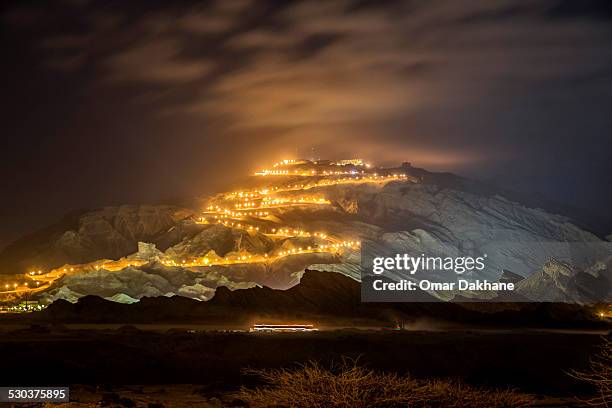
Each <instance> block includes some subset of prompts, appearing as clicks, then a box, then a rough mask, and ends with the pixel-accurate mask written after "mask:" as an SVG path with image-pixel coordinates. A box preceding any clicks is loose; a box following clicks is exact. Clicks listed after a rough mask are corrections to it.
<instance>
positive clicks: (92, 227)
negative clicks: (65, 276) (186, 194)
mask: <svg viewBox="0 0 612 408" xmlns="http://www.w3.org/2000/svg"><path fill="white" fill-rule="evenodd" d="M192 216H193V212H192V211H191V210H187V209H184V208H179V207H173V206H167V205H123V206H119V207H105V208H100V209H97V210H93V211H88V212H83V213H80V214H76V215H73V216H71V217H70V218H69V219H67V220H64V221H63V222H62V223H60V224H57V225H54V226H52V227H49V228H47V229H45V230H42V231H40V232H38V233H36V234H33V235H31V236H28V237H24V238H22V239H20V240H19V241H16V242H15V243H13V244H11V245H9V246H8V247H6V248H5V250H4V251H3V252H2V253H1V254H0V272H2V273H24V272H26V271H27V270H28V269H29V268H32V267H35V268H42V269H46V270H49V269H52V268H54V267H57V266H60V265H63V264H79V263H85V262H91V261H94V260H96V259H119V258H121V257H124V256H127V255H129V254H132V253H134V252H136V251H137V250H138V242H139V241H142V242H150V243H154V244H157V245H158V247H159V248H161V249H165V248H167V246H168V245H170V244H176V243H177V242H178V241H179V240H180V239H183V238H184V236H180V237H177V236H174V230H176V229H178V228H181V226H182V224H184V223H187V224H193V223H192V222H190V221H189V220H190V218H191V217H192Z"/></svg>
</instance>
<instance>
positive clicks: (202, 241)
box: [0, 161, 612, 303]
mask: <svg viewBox="0 0 612 408" xmlns="http://www.w3.org/2000/svg"><path fill="white" fill-rule="evenodd" d="M296 166H297V167H286V168H289V169H290V170H288V171H292V172H295V175H293V173H292V174H289V175H280V176H273V177H269V178H266V177H259V178H258V177H254V178H252V179H251V180H249V182H248V184H249V189H248V190H245V191H244V192H240V194H238V193H226V194H221V195H219V196H217V197H213V198H212V199H208V200H207V201H208V203H209V204H210V203H212V205H211V206H210V208H212V210H205V211H204V212H202V210H196V209H186V208H179V207H173V206H166V205H164V206H149V205H147V206H121V207H110V208H103V209H99V210H94V211H89V212H84V213H80V214H76V215H74V216H72V217H71V218H69V219H67V220H65V221H64V222H63V223H60V224H57V225H55V226H53V227H52V228H49V229H47V230H44V231H41V232H39V233H37V234H34V235H32V236H30V237H25V238H23V239H21V240H19V241H17V242H16V243H14V244H13V245H11V246H9V247H7V248H6V250H5V251H4V252H3V253H2V254H0V267H1V268H2V271H3V272H8V273H24V272H26V273H27V271H28V270H30V269H32V268H34V270H36V269H43V270H44V272H45V273H44V275H43V276H41V277H40V278H37V277H36V276H37V275H36V276H34V278H35V279H40V280H42V282H43V284H47V283H48V286H45V288H44V290H41V291H40V292H38V293H37V295H36V296H37V297H39V298H40V299H41V300H42V301H44V302H46V303H50V302H52V301H54V300H56V299H67V300H69V301H72V302H74V301H76V300H77V299H78V298H80V297H83V296H86V295H97V296H100V297H104V298H106V299H110V300H114V301H118V302H124V303H133V302H136V301H138V300H139V299H141V298H143V297H152V296H173V295H177V294H178V295H181V296H186V297H191V298H194V299H198V300H208V299H210V298H211V297H212V296H213V294H214V292H215V290H216V289H217V288H218V287H220V286H224V287H228V288H230V289H238V288H249V287H255V286H266V287H270V288H277V289H287V288H289V287H291V286H293V285H295V284H296V283H298V282H299V279H300V276H301V274H302V272H303V270H304V269H305V268H316V269H320V270H327V271H335V272H340V273H343V274H345V275H347V276H349V277H351V278H353V279H355V280H359V279H361V273H360V272H361V270H360V259H361V255H362V254H363V255H364V256H365V257H368V256H371V255H373V254H377V253H384V252H391V253H411V254H417V255H419V254H428V255H431V256H441V257H446V256H449V257H456V256H461V255H465V254H486V256H487V262H486V266H487V267H486V269H485V270H484V271H482V273H480V274H478V275H474V274H469V273H468V274H465V275H463V277H464V278H466V279H489V280H492V281H496V280H498V279H499V278H500V277H501V276H502V272H503V271H508V273H509V272H511V273H512V274H513V275H512V276H513V279H514V280H515V281H516V282H519V281H520V282H519V283H518V284H517V285H518V286H519V288H520V295H521V296H522V297H524V298H525V299H531V300H555V301H578V302H586V301H588V300H589V299H591V298H593V297H595V298H596V299H597V300H607V299H610V290H609V283H608V282H609V281H610V280H611V276H610V268H609V265H610V260H611V259H612V250H611V247H610V243H609V242H607V241H604V240H602V239H601V238H599V237H598V236H597V235H595V234H593V233H591V232H589V230H587V229H585V228H583V227H581V226H580V225H581V223H580V222H577V221H574V220H573V219H571V218H569V217H567V216H565V215H560V214H556V213H552V212H549V211H547V210H545V209H543V208H541V207H538V206H536V203H535V202H531V201H530V200H524V201H516V200H517V197H515V196H513V195H512V194H510V193H506V192H504V191H502V190H496V189H495V188H492V187H491V186H489V185H485V184H482V183H478V182H474V181H470V180H467V179H463V178H460V177H457V176H453V175H450V174H437V173H430V172H427V171H425V170H422V169H415V168H413V167H410V166H409V165H406V166H403V167H400V168H396V169H368V170H363V168H362V167H356V166H348V167H346V166H344V167H339V168H340V169H342V171H341V173H342V175H336V174H333V175H329V174H330V171H329V169H330V168H331V169H332V170H334V171H336V172H337V170H335V169H337V168H338V167H337V166H336V167H334V166H329V165H326V166H323V165H319V164H316V163H311V162H307V161H304V163H303V164H299V165H296ZM281 168H285V167H282V166H281ZM293 169H299V170H293ZM313 174H316V175H315V176H313ZM268 197H270V198H268ZM266 200H268V201H266ZM226 202H227V203H230V204H231V205H232V207H226V208H225V209H224V208H223V205H225V204H224V203H226ZM229 208H231V209H229ZM264 210H265V211H264ZM238 212H240V214H237V213H238ZM203 214H204V215H205V216H204V217H203V216H202V215H203ZM207 214H208V215H207ZM213 215H214V217H213ZM359 242H360V243H361V248H359V246H358V245H357V244H358V243H359ZM139 243H140V244H139ZM551 259H555V260H558V262H561V263H564V264H568V265H570V267H567V268H565V269H564V267H559V266H558V265H556V264H555V265H556V266H551V264H550V260H551ZM559 265H560V264H559ZM508 273H506V275H507V276H508ZM507 276H506V277H507ZM44 278H47V280H46V281H45V280H43V279H44ZM387 278H391V279H394V278H399V276H398V275H393V274H392V273H391V274H389V275H387ZM447 278H448V277H447ZM455 278H456V276H455ZM601 288H604V289H601ZM223 290H225V289H222V291H223ZM433 295H436V294H435V293H434V294H433Z"/></svg>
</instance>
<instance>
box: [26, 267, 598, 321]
mask: <svg viewBox="0 0 612 408" xmlns="http://www.w3.org/2000/svg"><path fill="white" fill-rule="evenodd" d="M468 305H469V304H468ZM35 319H36V320H35V321H36V322H39V323H48V322H53V323H75V322H79V323H86V322H89V323H163V322H172V323H175V324H176V323H200V324H224V325H228V324H239V325H249V324H252V323H253V322H257V321H263V322H291V321H293V322H295V321H310V322H313V323H316V324H327V325H331V326H334V325H338V324H341V325H357V326H359V325H364V326H380V327H382V326H386V327H390V326H393V325H394V324H396V323H397V322H404V323H408V327H410V325H411V324H419V323H418V322H429V323H434V322H435V321H438V323H439V324H444V322H446V323H447V324H448V323H463V324H472V325H487V326H505V325H525V326H531V325H537V326H539V327H545V326H550V327H560V326H563V325H565V324H571V325H573V326H574V327H577V326H579V325H583V326H588V327H598V326H602V322H601V321H600V320H599V321H598V320H597V319H595V318H594V313H593V311H592V310H591V309H589V308H583V307H580V306H574V305H564V304H557V305H555V304H525V303H523V304H515V305H511V304H504V305H499V304H492V305H491V304H484V305H483V304H479V307H478V309H474V308H470V307H464V306H462V305H458V304H454V303H442V302H437V303H362V302H361V299H360V285H359V282H357V281H355V280H353V279H351V278H348V277H346V276H344V275H342V274H339V273H333V272H325V271H323V272H320V271H314V270H307V271H305V273H304V275H303V277H302V280H301V282H300V283H299V284H297V285H295V286H293V287H291V288H289V289H287V290H277V289H270V288H265V287H255V288H249V289H237V290H233V291H232V290H229V289H227V288H225V287H220V288H218V289H217V291H216V293H215V295H214V297H213V298H212V299H211V300H209V301H208V302H198V301H196V300H193V299H188V298H185V297H181V296H174V297H153V298H150V297H146V298H143V299H141V300H140V302H138V303H134V304H129V305H128V304H121V303H117V302H113V301H109V300H104V299H102V298H100V297H97V296H91V295H90V296H85V297H83V298H81V299H79V300H78V302H76V303H70V302H68V301H65V300H58V301H56V302H54V303H53V304H51V305H50V306H49V307H48V308H47V309H46V310H44V311H43V312H41V313H39V314H37V315H35ZM440 319H443V320H444V322H442V321H440ZM415 327H416V326H415ZM419 327H420V326H419ZM602 327H603V326H602Z"/></svg>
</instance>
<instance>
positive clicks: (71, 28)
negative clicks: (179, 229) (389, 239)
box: [2, 0, 612, 218]
mask: <svg viewBox="0 0 612 408" xmlns="http://www.w3.org/2000/svg"><path fill="white" fill-rule="evenodd" d="M2 16H3V17H2V19H3V22H5V25H4V27H3V30H4V31H5V33H6V34H8V35H7V36H6V38H7V40H5V41H6V42H5V43H3V45H5V47H4V49H5V50H6V53H7V58H6V60H7V61H8V62H7V63H6V64H4V66H3V70H4V75H3V78H4V79H3V80H4V82H5V83H4V85H5V86H4V87H3V89H4V91H5V92H4V95H3V98H4V99H3V102H4V104H3V105H4V106H9V107H8V108H7V112H8V113H10V120H9V121H8V122H7V126H8V127H9V130H8V132H9V133H10V134H11V135H13V136H12V137H13V138H14V140H15V141H16V140H17V138H19V141H16V142H15V146H14V147H11V150H9V152H12V153H11V154H10V158H9V160H8V161H6V162H5V163H4V164H3V166H4V173H5V174H9V173H10V174H14V173H16V169H17V168H21V167H22V166H30V165H32V163H33V162H35V160H34V158H33V157H32V156H35V157H36V160H38V163H40V164H41V166H42V167H49V166H55V167H54V170H53V171H52V172H50V173H49V172H47V173H46V174H51V175H53V177H54V179H53V180H54V181H53V183H54V185H57V189H56V190H53V191H52V192H49V194H50V195H51V196H54V197H55V196H56V198H55V199H54V200H51V202H54V204H53V205H52V207H53V209H52V210H49V213H51V212H55V213H61V212H64V211H65V210H67V209H70V208H75V207H79V206H83V205H87V206H91V205H98V203H97V201H96V200H100V198H99V197H100V196H102V197H105V198H104V199H102V201H104V202H101V203H99V204H107V203H108V204H113V203H120V202H122V201H125V200H128V201H139V200H143V199H149V200H154V199H156V198H159V197H163V196H172V195H186V194H189V193H191V192H197V191H204V190H206V188H205V187H204V185H206V186H207V187H208V188H209V189H212V188H215V187H217V186H219V185H223V184H224V183H225V182H228V181H231V180H233V179H235V178H237V177H238V175H239V173H241V172H244V171H246V170H247V169H248V168H249V167H251V166H254V165H261V164H263V163H264V162H265V161H266V160H268V159H273V158H278V156H280V155H281V154H287V153H289V154H292V153H294V152H295V149H296V148H302V149H304V148H305V147H310V146H313V147H315V148H316V149H317V150H318V151H325V152H326V154H328V155H336V156H340V155H357V154H359V155H364V156H366V157H367V158H370V159H373V160H378V161H384V162H393V161H401V160H410V161H412V162H413V163H414V164H415V165H422V166H426V167H430V168H434V169H441V170H454V171H458V172H464V173H468V174H471V175H474V176H478V177H481V178H488V177H497V179H503V175H504V174H505V173H507V172H508V169H509V168H512V174H513V176H516V174H518V173H521V172H522V171H523V170H522V169H525V173H526V174H530V173H531V174H533V173H538V172H539V173H541V174H546V175H547V176H546V180H548V184H546V185H548V186H550V188H549V190H550V191H547V192H548V193H550V194H551V195H552V196H554V197H555V198H558V199H571V200H574V203H576V204H579V205H584V206H589V207H590V208H594V209H595V208H597V209H602V208H606V207H605V206H606V205H609V204H611V203H612V201H611V200H612V199H611V197H610V194H609V193H606V194H603V193H602V194H601V198H599V199H596V198H594V197H596V195H597V194H596V192H597V191H599V190H600V189H603V187H602V186H601V182H600V181H597V180H600V178H599V177H597V176H596V175H597V174H599V173H601V172H602V171H608V170H610V171H612V169H610V165H609V164H607V160H608V156H609V153H608V152H609V149H610V141H609V129H610V125H611V124H612V123H611V119H610V115H609V112H608V110H609V109H608V108H607V107H608V106H610V103H611V102H612V87H611V83H610V81H611V80H612V78H611V77H610V72H612V52H611V51H612V28H611V27H610V26H609V24H607V19H609V17H610V3H609V2H607V1H602V2H599V1H552V0H542V1H535V0H534V1H525V2H515V1H495V2H491V1H487V0H470V1H461V2H458V1H453V0H446V1H442V0H440V1H431V2H416V1H389V2H375V1H369V0H367V1H363V0H359V1H349V0H340V1H297V0H295V1H289V0H287V1H280V0H277V1H274V0H268V1H256V0H253V1H248V0H233V1H232V0H224V1H216V2H215V1H208V2H195V1H194V2H189V1H186V2H172V3H170V2H163V1H147V2H140V1H130V2H125V1H104V2H103V1H77V2H50V3H27V4H26V3H22V2H12V3H6V4H5V5H4V6H3V10H2ZM41 140H44V141H48V144H45V145H44V146H45V149H43V150H40V151H38V149H42V148H41V147H40V146H41ZM24 141H27V142H24ZM32 146H34V147H32ZM79 146H80V147H79ZM602 146H603V148H602ZM29 149H34V150H35V151H36V152H37V153H36V154H34V155H33V154H32V153H31V152H32V151H31V150H29ZM79 149H82V151H81V150H79ZM70 150H73V152H72V153H69V152H70ZM306 150H308V149H306ZM87 151H92V152H101V155H100V154H98V153H95V156H96V157H103V158H104V160H103V161H100V162H96V163H92V162H91V161H90V160H88V159H87V157H88V154H87V153H86V152H87ZM168 152H174V153H171V159H170V160H171V162H172V163H174V164H173V165H168V164H167V163H166V159H165V158H166V157H167V155H168ZM172 154H174V155H172ZM211 154H214V156H211ZM177 156H180V160H178V161H177ZM164 163H166V164H164ZM534 163H535V164H534ZM568 163H571V166H574V167H576V168H578V167H580V168H581V170H580V171H576V173H580V174H583V176H581V177H582V178H581V179H582V180H584V181H583V182H584V183H586V185H587V186H590V187H588V188H586V187H584V186H583V187H581V188H583V189H585V188H586V189H587V190H589V191H591V193H589V194H586V193H585V194H583V195H579V196H577V195H576V194H571V193H568V188H567V186H566V185H564V184H563V181H564V179H565V177H566V175H567V173H568V171H567V170H566V168H567V164H568ZM561 164H562V165H563V166H561ZM220 167H224V168H229V169H231V170H226V171H223V172H221V173H219V171H220ZM557 167H559V168H561V167H563V169H562V170H559V172H558V173H559V174H560V176H558V177H555V176H554V174H555V172H554V171H552V170H551V169H555V168H557ZM75 169H79V170H77V171H78V172H79V174H80V176H79V177H77V178H76V179H74V180H71V182H70V183H66V182H65V181H64V180H65V179H66V178H67V177H70V174H72V172H74V171H75ZM126 174H127V175H126ZM206 174H208V175H211V174H219V175H218V176H214V177H209V178H214V179H215V180H213V181H211V180H201V179H202V178H205V176H203V175H206ZM40 177H41V173H40V172H39V171H38V170H36V171H34V170H28V171H26V172H24V173H23V174H22V175H20V176H18V177H17V179H19V180H20V181H16V182H15V184H14V185H13V186H12V188H13V191H14V192H15V197H16V199H17V200H25V199H26V198H24V197H30V196H29V195H28V193H24V192H23V189H17V187H15V186H16V185H27V184H28V183H29V185H31V186H32V187H31V188H32V189H36V188H42V187H40V181H39V178H40ZM87 177H89V178H87ZM115 179H118V180H119V181H116V182H114V183H115V185H114V187H113V188H112V189H111V188H109V187H108V186H103V184H104V183H105V182H107V181H108V180H115ZM525 179H526V180H528V179H529V178H528V177H527V176H525ZM593 180H596V182H595V181H593ZM589 183H591V184H589ZM542 184H544V183H542V182H538V183H535V184H534V185H533V186H531V187H530V185H529V182H528V181H527V182H526V183H525V188H527V189H529V188H536V189H539V188H541V187H540V186H541V185H542ZM92 186H93V187H92ZM101 186H102V187H101ZM100 190H103V193H99V192H100ZM594 192H595V193H594ZM20 194H21V195H20ZM587 196H588V197H589V198H588V199H585V200H582V201H581V200H580V197H587ZM83 197H87V198H83ZM109 197H111V198H112V199H111V198H109ZM106 198H108V199H106ZM28 199H31V198H28ZM15 205H16V206H18V204H15ZM43 218H44V217H43ZM47 218H49V217H47Z"/></svg>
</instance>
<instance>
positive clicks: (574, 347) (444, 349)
mask: <svg viewBox="0 0 612 408" xmlns="http://www.w3.org/2000/svg"><path fill="white" fill-rule="evenodd" d="M601 343H602V336H601V333H595V332H569V331H565V332H561V331H536V330H521V331H503V330H488V331H486V330H473V331H446V332H440V331H437V332H436V331H377V330H334V331H321V332H317V333H304V334H254V333H225V332H217V331H194V330H185V329H182V330H178V329H171V330H164V331H160V330H139V329H137V328H135V327H133V326H124V327H121V328H118V329H91V328H90V329H68V328H65V327H63V326H55V327H54V326H35V327H31V328H26V329H18V330H12V331H10V330H5V331H2V332H0V356H2V365H3V367H10V369H7V370H5V375H6V379H7V381H8V380H9V379H10V381H9V382H10V383H11V384H13V385H20V386H25V385H71V387H72V388H73V392H72V397H73V398H75V399H79V400H81V401H90V402H91V401H94V400H96V399H97V401H99V400H100V399H103V398H105V399H107V400H109V401H110V400H114V401H115V402H114V403H116V404H121V402H120V399H121V398H122V395H123V398H125V399H126V400H125V401H123V403H124V405H125V404H127V406H129V405H130V403H129V402H127V399H131V400H138V401H141V402H142V404H144V405H143V406H148V405H147V404H149V402H154V401H153V400H155V398H157V399H156V400H157V401H160V402H162V403H164V402H163V401H166V400H167V399H168V398H170V399H172V400H174V401H175V403H168V402H167V401H166V402H165V403H164V405H165V406H181V404H183V403H185V406H193V404H192V403H190V402H185V401H187V400H189V401H199V402H201V403H202V404H204V402H206V403H210V404H213V406H214V404H217V405H218V404H224V405H225V404H229V405H232V404H234V403H235V401H232V400H231V399H228V397H227V395H229V394H230V393H231V392H232V391H233V390H236V389H237V388H239V386H240V385H254V384H255V379H254V378H251V377H249V376H247V375H244V374H242V373H241V369H244V368H246V367H251V368H264V367H265V368H273V367H292V366H297V365H299V364H301V363H305V362H308V361H318V362H320V363H321V364H323V365H328V364H331V363H332V362H339V361H340V360H342V358H343V357H348V358H353V359H358V360H359V363H360V364H363V365H365V366H367V367H368V368H372V369H376V370H381V371H387V372H397V373H400V374H410V375H411V376H414V377H416V378H457V379H461V380H462V381H464V382H465V383H467V384H471V385H477V386H485V387H490V388H502V389H507V388H516V389H517V390H519V391H521V392H524V393H529V394H536V395H538V396H541V397H542V398H544V396H546V400H542V403H543V404H545V405H546V404H556V405H557V406H564V405H568V404H572V405H575V404H576V402H575V400H574V397H577V396H578V397H581V396H582V397H585V396H588V395H589V394H591V393H593V390H592V389H591V388H590V387H589V386H587V385H585V384H584V383H581V382H580V381H578V380H575V379H574V378H572V377H571V376H570V375H568V372H569V371H570V370H572V369H577V370H583V369H586V367H587V364H588V361H589V357H590V356H591V355H593V354H595V353H596V352H597V349H598V347H599V346H600V344H601ZM79 384H80V385H79ZM120 384H138V386H133V387H125V386H119V385H120ZM160 384H163V385H160ZM181 384H183V385H181ZM185 384H190V385H185ZM7 385H8V384H7ZM126 395H127V396H126ZM129 395H131V397H130V396H129ZM155 395H157V397H155ZM139 398H140V399H139ZM194 398H195V399H194ZM551 398H552V399H551ZM152 399H153V400H152ZM143 401H149V402H147V403H146V404H145V402H143ZM181 401H182V402H181ZM152 406H154V405H152ZM203 406H205V405H203ZM548 406H551V405H548Z"/></svg>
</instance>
